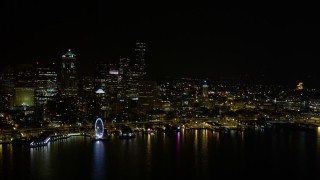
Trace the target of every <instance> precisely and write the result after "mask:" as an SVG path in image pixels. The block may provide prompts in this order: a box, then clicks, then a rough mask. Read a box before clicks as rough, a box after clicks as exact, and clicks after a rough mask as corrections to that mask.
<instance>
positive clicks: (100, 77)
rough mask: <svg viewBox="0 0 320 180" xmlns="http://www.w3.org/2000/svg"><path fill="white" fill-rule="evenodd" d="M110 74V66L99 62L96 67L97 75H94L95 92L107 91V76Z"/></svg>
mask: <svg viewBox="0 0 320 180" xmlns="http://www.w3.org/2000/svg"><path fill="white" fill-rule="evenodd" d="M108 74H109V70H108V64H107V63H103V62H99V63H97V64H96V67H95V75H94V82H95V86H94V87H95V90H97V89H103V90H104V91H105V90H106V79H107V75H108Z"/></svg>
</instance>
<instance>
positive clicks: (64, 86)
mask: <svg viewBox="0 0 320 180" xmlns="http://www.w3.org/2000/svg"><path fill="white" fill-rule="evenodd" d="M60 76H61V77H60V89H59V90H60V92H61V95H62V96H64V97H75V96H77V95H78V71H77V58H76V55H75V54H74V53H73V52H72V51H71V49H69V50H68V52H67V53H65V54H64V55H62V62H61V74H60Z"/></svg>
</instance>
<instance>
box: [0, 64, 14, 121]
mask: <svg viewBox="0 0 320 180" xmlns="http://www.w3.org/2000/svg"><path fill="white" fill-rule="evenodd" d="M2 70H3V71H2V74H1V75H0V114H1V111H4V112H7V111H8V110H10V109H12V105H13V94H14V69H13V67H11V66H6V67H4V69H2ZM7 117H8V116H3V118H1V117H0V119H5V120H7V119H8V118H7Z"/></svg>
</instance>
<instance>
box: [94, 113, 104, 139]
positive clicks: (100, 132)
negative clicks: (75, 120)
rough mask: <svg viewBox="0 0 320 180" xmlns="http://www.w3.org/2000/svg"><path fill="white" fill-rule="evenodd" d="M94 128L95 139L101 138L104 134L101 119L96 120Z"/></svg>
mask: <svg viewBox="0 0 320 180" xmlns="http://www.w3.org/2000/svg"><path fill="white" fill-rule="evenodd" d="M94 128H95V132H96V137H97V138H102V136H103V133H104V126H103V121H102V119H101V118H98V119H97V120H96V123H95V125H94Z"/></svg>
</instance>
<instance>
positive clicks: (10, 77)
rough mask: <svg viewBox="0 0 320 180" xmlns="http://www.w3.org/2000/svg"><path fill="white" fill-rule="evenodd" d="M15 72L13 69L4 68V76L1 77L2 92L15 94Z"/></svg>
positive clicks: (0, 87) (0, 86) (9, 67)
mask: <svg viewBox="0 0 320 180" xmlns="http://www.w3.org/2000/svg"><path fill="white" fill-rule="evenodd" d="M14 77H15V72H14V69H13V67H11V66H6V67H4V69H3V71H2V74H1V76H0V91H2V92H5V93H9V94H13V93H14V84H15V78H14Z"/></svg>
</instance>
